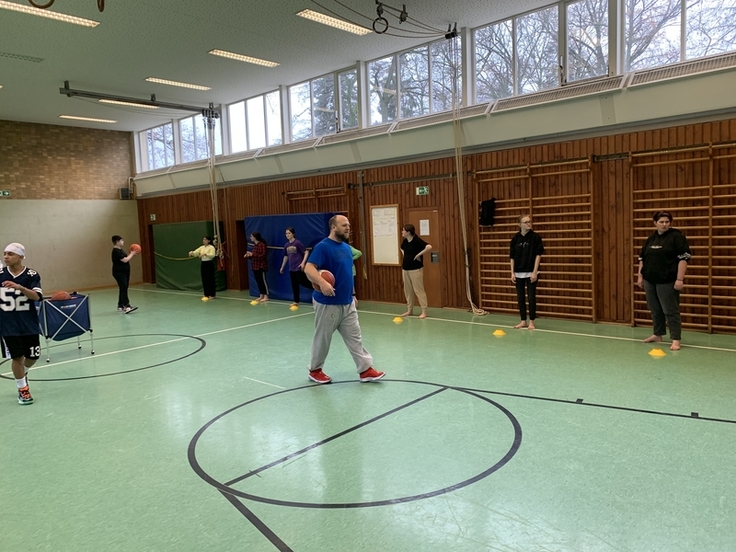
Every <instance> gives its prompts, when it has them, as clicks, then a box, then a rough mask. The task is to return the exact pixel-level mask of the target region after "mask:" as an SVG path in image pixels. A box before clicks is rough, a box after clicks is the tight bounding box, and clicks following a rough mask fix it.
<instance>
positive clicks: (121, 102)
mask: <svg viewBox="0 0 736 552" xmlns="http://www.w3.org/2000/svg"><path fill="white" fill-rule="evenodd" d="M98 101H99V102H100V103H106V104H115V105H125V106H128V107H143V108H144V109H158V106H157V105H149V104H144V103H137V102H123V101H120V100H98Z"/></svg>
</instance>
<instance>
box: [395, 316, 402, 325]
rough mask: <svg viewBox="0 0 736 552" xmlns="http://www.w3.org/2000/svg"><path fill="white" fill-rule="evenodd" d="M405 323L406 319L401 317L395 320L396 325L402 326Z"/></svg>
mask: <svg viewBox="0 0 736 552" xmlns="http://www.w3.org/2000/svg"><path fill="white" fill-rule="evenodd" d="M403 321H404V319H403V318H401V317H400V316H397V317H396V318H394V324H401V323H402V322H403Z"/></svg>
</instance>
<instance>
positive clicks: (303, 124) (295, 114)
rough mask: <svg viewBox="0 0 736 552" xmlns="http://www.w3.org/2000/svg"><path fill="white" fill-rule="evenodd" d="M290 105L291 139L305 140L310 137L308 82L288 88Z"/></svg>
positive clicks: (310, 113)
mask: <svg viewBox="0 0 736 552" xmlns="http://www.w3.org/2000/svg"><path fill="white" fill-rule="evenodd" d="M289 99H290V105H291V139H292V141H294V142H296V141H297V140H306V139H307V138H309V137H310V136H312V98H311V94H310V87H309V82H303V83H301V84H297V85H295V86H292V87H290V88H289Z"/></svg>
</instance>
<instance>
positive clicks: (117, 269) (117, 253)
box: [112, 235, 138, 314]
mask: <svg viewBox="0 0 736 552" xmlns="http://www.w3.org/2000/svg"><path fill="white" fill-rule="evenodd" d="M112 245H113V248H112V277H113V278H115V281H116V282H117V283H118V289H119V292H118V310H119V311H121V312H124V313H125V314H129V313H131V312H133V311H134V310H136V309H137V308H138V307H132V306H130V299H128V284H129V283H130V264H129V263H130V260H131V259H132V258H133V257H135V256H136V255H137V254H138V251H137V250H135V249H131V251H130V253H128V254H126V253H125V251H124V250H123V246H124V245H125V241H123V238H122V237H121V236H118V235H115V236H113V237H112Z"/></svg>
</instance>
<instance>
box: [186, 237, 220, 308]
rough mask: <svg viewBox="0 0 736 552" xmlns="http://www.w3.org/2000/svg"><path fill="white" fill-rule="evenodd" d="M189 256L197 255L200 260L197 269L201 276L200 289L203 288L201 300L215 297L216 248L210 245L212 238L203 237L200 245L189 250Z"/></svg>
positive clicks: (209, 299)
mask: <svg viewBox="0 0 736 552" xmlns="http://www.w3.org/2000/svg"><path fill="white" fill-rule="evenodd" d="M189 256H190V257H199V258H200V260H201V261H202V262H201V263H200V265H201V266H200V269H199V273H200V275H201V276H202V289H203V290H204V296H203V297H202V301H211V300H212V299H215V296H216V295H217V292H216V290H215V287H216V286H215V257H217V250H216V249H215V246H214V245H212V238H211V237H209V236H205V237H203V238H202V245H201V246H200V247H198V248H197V249H195V250H194V251H190V252H189Z"/></svg>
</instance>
